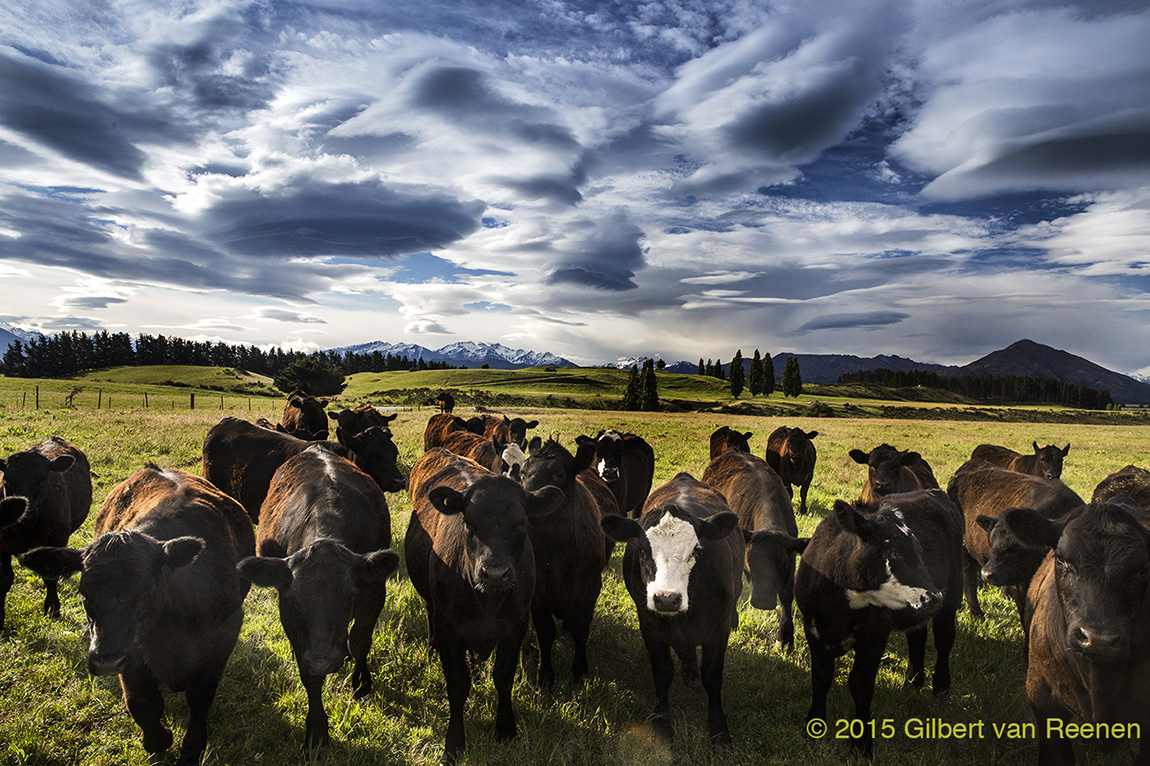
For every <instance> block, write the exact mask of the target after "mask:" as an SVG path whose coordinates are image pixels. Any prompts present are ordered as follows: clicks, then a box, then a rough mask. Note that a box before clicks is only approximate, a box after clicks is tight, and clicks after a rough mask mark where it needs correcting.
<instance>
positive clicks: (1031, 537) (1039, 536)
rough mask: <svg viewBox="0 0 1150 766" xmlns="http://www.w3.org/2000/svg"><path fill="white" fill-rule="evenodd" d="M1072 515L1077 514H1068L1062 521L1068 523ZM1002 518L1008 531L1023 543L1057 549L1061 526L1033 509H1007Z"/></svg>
mask: <svg viewBox="0 0 1150 766" xmlns="http://www.w3.org/2000/svg"><path fill="white" fill-rule="evenodd" d="M1007 513H1009V516H1007ZM1074 515H1077V514H1068V515H1067V517H1066V518H1064V519H1063V521H1068V520H1069V519H1070V518H1073V517H1074ZM1003 517H1005V518H1002V520H1003V522H1004V523H1006V524H1007V525H1008V529H1010V531H1011V532H1013V533H1014V536H1015V537H1017V538H1018V539H1019V540H1020V541H1022V542H1023V543H1026V544H1028V545H1041V546H1042V547H1044V548H1056V547H1058V538H1060V537H1062V525H1060V524H1057V523H1055V522H1053V521H1051V520H1050V519H1048V518H1046V517H1045V516H1043V515H1042V514H1040V513H1039V512H1038V511H1036V510H1034V509H1033V508H1009V509H1007V512H1006V513H1003ZM1000 518H1001V517H1000Z"/></svg>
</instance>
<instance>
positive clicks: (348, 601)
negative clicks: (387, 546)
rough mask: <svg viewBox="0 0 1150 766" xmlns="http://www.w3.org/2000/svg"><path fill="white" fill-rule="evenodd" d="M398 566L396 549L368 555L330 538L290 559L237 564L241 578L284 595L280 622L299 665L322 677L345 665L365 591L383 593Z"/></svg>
mask: <svg viewBox="0 0 1150 766" xmlns="http://www.w3.org/2000/svg"><path fill="white" fill-rule="evenodd" d="M265 552H266V551H265ZM398 568H399V555H398V554H396V552H395V551H392V550H382V551H375V552H373V553H369V554H366V555H363V554H359V553H355V552H354V551H351V550H348V549H347V548H346V547H344V546H343V545H342V544H340V543H338V542H336V541H334V540H330V539H326V538H324V539H320V540H316V541H315V542H313V543H312V544H311V545H309V546H308V547H306V548H304V549H302V550H299V551H296V552H295V553H293V554H292V555H290V556H288V557H287V558H278V557H270V556H249V557H248V558H245V559H243V560H241V561H240V563H239V564H237V565H236V571H237V572H238V573H239V576H240V577H241V578H243V579H245V580H247V581H248V582H250V583H252V584H253V585H257V586H260V587H263V588H275V589H276V590H277V591H279V605H280V622H281V623H283V627H284V633H285V634H286V635H287V637H288V641H289V642H291V647H292V652H293V653H294V654H295V658H296V662H297V663H298V664H299V666H300V669H301V671H303V672H306V673H309V674H311V675H317V676H324V675H327V674H329V673H334V672H336V671H337V670H339V668H340V666H341V665H343V660H344V657H345V655H346V654H347V627H348V623H350V622H351V620H352V617H353V616H354V607H355V601H356V597H357V596H358V595H359V593H360V591H363V590H368V589H374V590H379V589H382V588H383V587H384V583H385V582H386V581H387V578H388V577H390V576H391V575H392V573H394V572H395V570H396V569H398Z"/></svg>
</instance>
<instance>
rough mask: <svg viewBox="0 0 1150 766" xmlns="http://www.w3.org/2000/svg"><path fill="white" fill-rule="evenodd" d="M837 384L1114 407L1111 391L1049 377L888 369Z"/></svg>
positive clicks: (984, 398)
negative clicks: (922, 388) (933, 389)
mask: <svg viewBox="0 0 1150 766" xmlns="http://www.w3.org/2000/svg"><path fill="white" fill-rule="evenodd" d="M838 383H839V384H840V385H849V384H852V383H854V384H864V385H875V386H886V387H888V388H913V387H915V386H923V387H925V388H937V389H942V390H944V391H950V392H952V393H956V394H959V395H961V396H966V397H969V398H971V399H978V400H979V401H986V402H993V401H1001V402H1013V403H1030V404H1064V405H1067V406H1070V407H1078V408H1081V409H1084V410H1105V409H1109V408H1111V407H1113V405H1114V402H1113V400H1112V399H1111V398H1110V391H1109V390H1108V389H1101V388H1088V387H1087V386H1084V385H1081V384H1079V383H1063V382H1062V381H1060V380H1052V379H1050V378H1035V377H1030V376H1021V375H940V374H939V373H937V372H928V371H926V370H906V371H897V372H896V371H894V370H889V369H887V368H885V367H884V368H880V369H877V370H859V371H858V372H848V373H846V374H844V375H840V376H839V379H838Z"/></svg>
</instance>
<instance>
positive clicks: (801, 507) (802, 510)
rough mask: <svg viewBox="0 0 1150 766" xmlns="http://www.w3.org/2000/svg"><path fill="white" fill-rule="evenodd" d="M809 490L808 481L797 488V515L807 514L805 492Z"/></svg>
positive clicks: (809, 484)
mask: <svg viewBox="0 0 1150 766" xmlns="http://www.w3.org/2000/svg"><path fill="white" fill-rule="evenodd" d="M810 488H811V483H810V482H809V481H808V482H807V483H806V484H803V485H802V486H800V487H799V513H806V512H807V490H808V489H810Z"/></svg>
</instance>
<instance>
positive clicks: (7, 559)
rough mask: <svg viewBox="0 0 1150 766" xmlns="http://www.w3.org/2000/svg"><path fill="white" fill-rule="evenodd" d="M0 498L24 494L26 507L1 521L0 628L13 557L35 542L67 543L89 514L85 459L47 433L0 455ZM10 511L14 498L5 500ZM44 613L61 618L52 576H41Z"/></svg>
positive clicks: (89, 482)
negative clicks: (29, 444)
mask: <svg viewBox="0 0 1150 766" xmlns="http://www.w3.org/2000/svg"><path fill="white" fill-rule="evenodd" d="M0 471H2V472H3V473H4V477H3V480H2V481H0V497H4V498H16V497H22V498H24V506H25V510H23V511H21V513H19V514H15V516H14V517H13V518H10V519H9V521H8V523H7V525H5V524H0V628H3V627H4V615H5V611H4V602H5V601H6V600H7V598H8V591H9V589H11V587H12V583H13V582H15V579H16V575H15V573H14V572H13V571H12V557H13V556H18V555H20V554H22V553H24V552H25V551H27V550H29V549H31V548H35V547H36V546H39V545H54V546H59V545H67V544H68V537H69V536H70V535H71V534H72V533H73V532H75V531H76V530H77V529H79V528H80V525H81V524H83V523H84V519H86V518H88V510H89V509H90V508H91V506H92V475H91V472H90V470H89V467H88V458H87V457H85V456H84V453H83V452H81V451H80V450H79V448H77V447H76V446H75V445H73V444H70V443H68V442H66V441H64V440H63V439H61V438H60V437H59V436H52V437H50V438H48V439H45V440H44V441H42V442H40V443H39V444H37V445H35V446H33V447H29V448H28V449H26V450H22V451H20V452H15V453H13V454H12V455H10V456H9V457H8V458H7V459H0ZM6 505H7V508H8V510H9V515H10V516H11V515H12V512H13V511H15V510H16V506H17V505H18V501H16V500H11V501H9V502H8V503H7V504H6ZM44 613H45V614H47V615H49V616H51V617H59V616H60V597H59V595H58V593H57V589H56V580H55V579H52V578H45V579H44Z"/></svg>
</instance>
